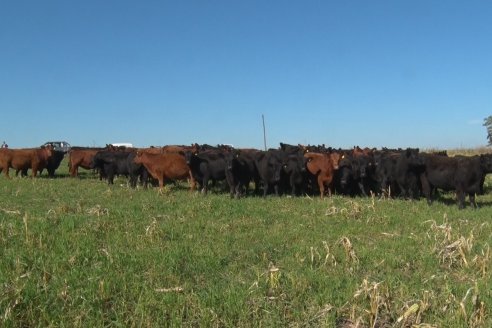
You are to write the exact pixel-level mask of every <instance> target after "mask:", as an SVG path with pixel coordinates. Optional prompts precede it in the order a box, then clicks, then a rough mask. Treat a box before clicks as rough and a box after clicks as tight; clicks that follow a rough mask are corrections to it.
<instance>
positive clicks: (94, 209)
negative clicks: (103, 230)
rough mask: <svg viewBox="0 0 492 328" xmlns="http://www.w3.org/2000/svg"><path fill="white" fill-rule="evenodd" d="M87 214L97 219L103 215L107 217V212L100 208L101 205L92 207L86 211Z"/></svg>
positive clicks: (105, 209)
mask: <svg viewBox="0 0 492 328" xmlns="http://www.w3.org/2000/svg"><path fill="white" fill-rule="evenodd" d="M87 214H89V215H93V216H97V217H101V216H104V215H109V210H108V209H107V208H103V207H101V205H96V206H94V207H92V208H89V209H88V210H87Z"/></svg>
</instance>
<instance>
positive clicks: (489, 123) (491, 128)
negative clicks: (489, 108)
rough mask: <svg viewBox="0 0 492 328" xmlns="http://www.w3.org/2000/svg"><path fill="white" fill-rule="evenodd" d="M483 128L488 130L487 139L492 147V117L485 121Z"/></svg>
mask: <svg viewBox="0 0 492 328" xmlns="http://www.w3.org/2000/svg"><path fill="white" fill-rule="evenodd" d="M483 126H485V127H486V128H487V139H488V140H489V146H492V115H490V116H489V117H486V118H485V119H484V122H483Z"/></svg>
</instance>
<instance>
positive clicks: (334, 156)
mask: <svg viewBox="0 0 492 328" xmlns="http://www.w3.org/2000/svg"><path fill="white" fill-rule="evenodd" d="M329 156H330V160H331V163H332V165H333V169H335V170H338V167H339V166H338V164H339V163H340V160H341V159H342V157H343V156H344V155H342V154H341V153H339V152H332V153H330V155H329Z"/></svg>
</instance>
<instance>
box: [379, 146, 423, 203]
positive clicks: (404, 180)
mask: <svg viewBox="0 0 492 328" xmlns="http://www.w3.org/2000/svg"><path fill="white" fill-rule="evenodd" d="M374 163H375V166H376V171H375V176H376V179H377V181H378V183H379V186H380V189H381V191H382V192H387V193H388V194H390V195H392V196H393V195H396V196H401V197H404V198H411V199H418V198H419V197H420V190H421V185H420V174H421V173H422V172H423V171H424V170H425V162H424V160H423V158H422V157H421V156H420V154H419V150H418V149H413V148H407V149H406V150H398V151H394V150H392V151H382V152H377V153H376V154H374Z"/></svg>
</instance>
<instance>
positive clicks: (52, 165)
mask: <svg viewBox="0 0 492 328" xmlns="http://www.w3.org/2000/svg"><path fill="white" fill-rule="evenodd" d="M64 156H65V152H64V151H60V150H54V151H53V156H51V157H50V158H49V159H48V165H47V166H46V170H47V171H48V176H49V177H51V178H53V177H54V176H55V171H56V170H57V169H58V167H60V163H61V162H62V161H63V157H64ZM41 173H42V171H41Z"/></svg>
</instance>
